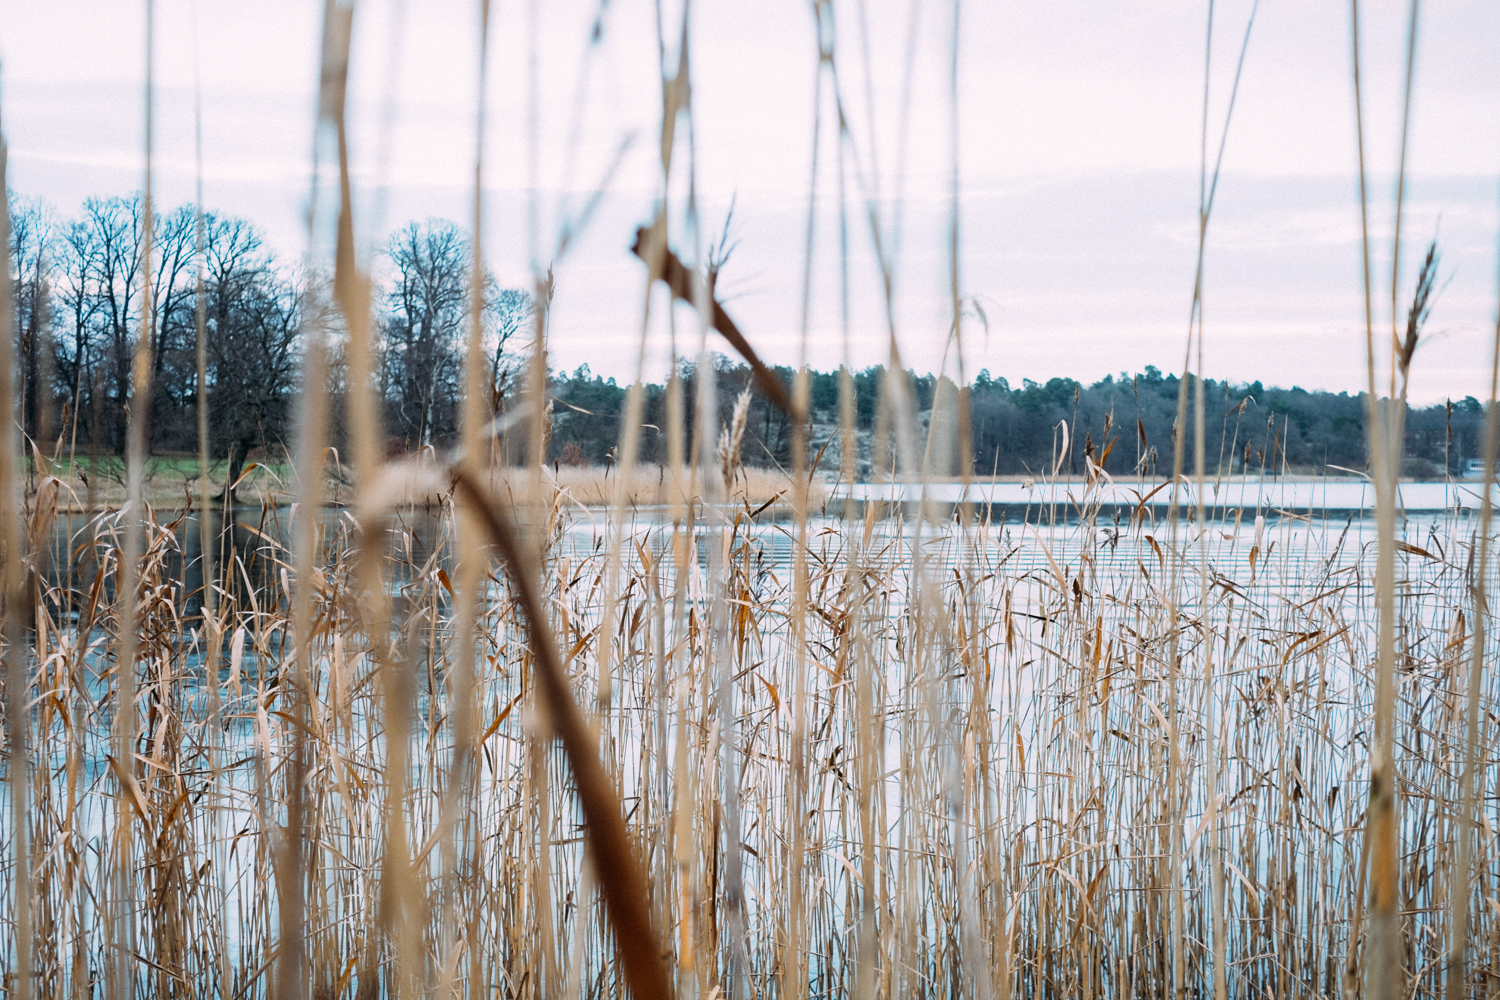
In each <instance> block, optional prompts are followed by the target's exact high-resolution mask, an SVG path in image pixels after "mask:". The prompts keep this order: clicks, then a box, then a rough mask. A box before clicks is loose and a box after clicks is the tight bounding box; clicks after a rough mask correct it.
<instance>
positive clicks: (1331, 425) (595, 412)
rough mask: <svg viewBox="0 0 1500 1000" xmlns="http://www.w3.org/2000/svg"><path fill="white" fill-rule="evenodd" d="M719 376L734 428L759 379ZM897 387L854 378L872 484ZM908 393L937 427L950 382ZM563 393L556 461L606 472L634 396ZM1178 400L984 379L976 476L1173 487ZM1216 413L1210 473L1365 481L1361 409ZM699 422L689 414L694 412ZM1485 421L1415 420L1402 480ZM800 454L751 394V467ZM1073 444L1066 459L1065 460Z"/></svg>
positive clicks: (1453, 457) (596, 379) (590, 386)
mask: <svg viewBox="0 0 1500 1000" xmlns="http://www.w3.org/2000/svg"><path fill="white" fill-rule="evenodd" d="M777 372H778V374H779V375H780V376H781V377H782V379H783V380H785V381H786V382H787V383H788V384H790V382H791V379H792V377H793V372H792V370H791V369H789V368H779V369H777ZM715 375H716V377H717V380H718V385H717V399H718V402H719V406H720V409H721V411H722V413H723V416H724V418H725V419H726V420H727V418H728V414H729V412H730V411H731V409H732V408H733V406H734V403H735V400H736V398H737V397H738V395H739V393H740V392H742V391H743V390H744V389H745V388H746V387H747V386H751V378H750V370H749V369H748V368H746V367H744V366H741V365H736V364H733V363H731V362H729V361H728V360H727V359H725V358H722V357H717V358H716V371H715ZM681 376H682V379H683V386H684V389H683V391H684V394H685V397H686V398H687V399H689V400H691V399H693V398H694V396H693V392H694V386H695V384H696V372H695V371H694V369H693V366H692V365H691V364H684V365H683V366H682V370H681ZM885 377H886V372H885V369H884V368H882V367H878V366H877V367H873V368H867V369H865V370H863V371H860V372H856V373H854V375H853V378H852V379H851V381H852V383H853V386H854V391H855V414H856V416H855V421H856V425H857V427H858V430H859V432H860V437H861V439H862V440H863V441H864V442H865V443H866V447H865V448H864V449H862V452H861V461H860V473H861V475H868V474H870V472H871V464H872V460H871V455H870V447H869V441H870V439H871V438H872V436H873V434H874V432H875V430H876V424H877V414H878V408H879V398H880V391H881V386H882V383H883V382H884V380H885ZM905 379H906V384H907V386H908V391H909V394H910V398H911V400H912V404H913V407H914V408H915V409H916V411H917V413H918V416H919V420H920V421H921V423H922V424H923V426H926V424H927V422H928V420H929V419H930V414H931V411H932V407H933V404H934V400H935V399H936V398H937V396H938V393H939V383H940V380H939V379H938V378H937V377H935V376H932V375H918V374H916V373H915V372H907V373H905ZM838 386H839V375H838V373H837V372H812V373H810V386H809V389H810V398H811V408H812V413H813V423H814V433H813V434H812V435H811V438H810V448H811V450H812V451H813V452H814V453H816V452H818V451H821V450H822V446H823V444H824V443H825V442H827V441H828V439H829V438H830V437H834V438H835V442H834V444H835V446H836V444H837V440H836V437H837V434H838V419H839V418H838V407H839V402H838V394H839V388H838ZM552 392H553V395H554V396H555V397H556V399H557V401H558V402H559V403H561V404H563V405H560V406H556V407H555V412H554V415H553V432H552V449H553V454H554V458H555V459H556V460H558V461H572V462H575V463H598V462H605V461H607V460H608V458H609V455H610V453H611V449H612V448H613V447H614V444H615V441H616V440H617V438H618V426H617V419H618V416H617V415H618V414H619V413H621V412H623V410H624V400H625V393H626V387H625V386H622V385H619V384H617V382H616V381H615V380H614V379H612V378H603V377H601V376H599V375H596V374H594V373H593V372H591V371H589V369H588V368H587V367H586V366H585V367H583V368H580V369H578V370H577V371H575V372H573V373H572V374H567V373H558V374H557V375H556V376H555V378H554V382H553V389H552ZM1178 392H1179V380H1178V377H1177V376H1176V375H1164V374H1162V373H1161V372H1160V371H1159V370H1158V369H1156V368H1155V367H1152V366H1149V365H1148V366H1147V367H1146V370H1145V372H1144V373H1142V374H1139V375H1135V376H1130V375H1125V374H1122V375H1120V376H1118V377H1116V376H1106V377H1105V378H1103V379H1102V380H1100V381H1098V382H1095V383H1094V384H1093V385H1084V384H1082V383H1080V382H1076V381H1073V380H1072V379H1066V378H1054V379H1051V380H1049V381H1048V382H1046V383H1045V384H1042V383H1038V382H1033V381H1031V380H1030V379H1026V380H1023V381H1022V383H1021V385H1020V386H1018V387H1012V386H1011V385H1010V383H1009V382H1008V381H1007V380H1006V379H1004V378H995V377H993V376H991V375H990V373H989V372H988V371H982V372H980V373H979V376H978V377H977V378H976V379H975V381H974V383H973V384H972V385H971V386H970V387H969V408H970V421H971V426H972V429H973V451H972V454H973V456H974V472H975V473H976V474H978V475H990V474H1001V475H1006V474H1011V475H1016V474H1019V475H1027V474H1038V473H1040V472H1041V471H1042V470H1043V469H1050V468H1052V467H1054V465H1055V463H1057V462H1058V460H1059V456H1061V471H1062V472H1063V473H1064V474H1066V473H1068V472H1070V471H1071V472H1072V473H1074V474H1082V473H1083V471H1084V457H1085V455H1088V456H1089V457H1090V458H1091V459H1092V460H1093V461H1094V462H1095V463H1096V464H1099V465H1102V466H1103V468H1104V469H1105V470H1106V471H1107V472H1109V473H1110V474H1111V475H1117V476H1118V475H1128V474H1131V473H1133V472H1134V471H1135V470H1136V469H1137V467H1139V468H1141V469H1143V470H1145V471H1147V472H1151V473H1167V472H1169V471H1170V469H1171V464H1172V451H1173V439H1172V435H1173V433H1174V424H1175V423H1176V417H1177V403H1178ZM645 393H646V416H645V424H646V427H645V428H644V430H645V433H644V434H643V438H642V440H643V454H644V455H645V457H646V458H647V460H657V459H660V458H661V456H662V453H663V450H664V448H665V444H664V442H662V441H661V440H660V435H659V432H657V428H658V427H661V426H664V425H665V424H664V417H665V412H666V395H665V389H664V388H663V387H662V386H661V385H656V384H651V385H647V386H645ZM1204 402H1205V407H1204V409H1205V430H1206V435H1205V436H1206V441H1207V444H1206V448H1205V457H1206V459H1207V463H1206V464H1207V469H1208V471H1209V472H1214V471H1216V470H1222V471H1224V472H1241V471H1244V470H1246V469H1249V470H1250V471H1252V472H1258V471H1260V470H1261V469H1265V470H1267V471H1272V472H1283V471H1284V472H1297V473H1313V472H1318V473H1321V472H1324V471H1325V470H1326V471H1328V472H1330V473H1332V474H1334V475H1341V474H1345V473H1344V472H1343V470H1354V471H1363V470H1364V468H1365V465H1366V458H1365V432H1364V419H1365V402H1364V397H1363V396H1362V395H1350V394H1348V393H1331V392H1309V391H1307V390H1304V389H1298V388H1291V389H1277V388H1267V387H1265V386H1263V385H1261V383H1259V382H1251V383H1228V382H1216V381H1212V380H1208V381H1206V382H1205V393H1204ZM687 409H688V410H689V411H691V406H689V407H687ZM1190 412H1191V411H1190ZM1483 412H1484V411H1483V406H1482V405H1481V404H1480V403H1479V401H1478V400H1476V399H1474V398H1473V397H1472V396H1469V397H1465V398H1464V399H1462V400H1458V401H1454V402H1450V403H1448V404H1445V405H1438V406H1430V407H1425V408H1413V409H1411V410H1410V411H1409V412H1408V414H1407V418H1406V464H1405V468H1404V469H1403V472H1404V474H1406V475H1408V476H1417V477H1428V476H1442V475H1443V472H1444V469H1447V470H1448V471H1450V472H1452V473H1455V474H1456V473H1458V472H1459V471H1460V470H1461V469H1462V467H1463V463H1464V462H1465V461H1466V460H1468V459H1471V458H1474V457H1476V456H1477V455H1478V453H1479V443H1480V433H1481V425H1482V423H1483ZM689 419H690V420H691V413H689ZM1064 426H1065V427H1066V428H1067V434H1066V436H1065V435H1064V433H1063V430H1062V428H1063V427H1064ZM791 440H792V436H791V428H790V426H789V425H788V423H787V421H786V419H785V418H784V417H782V416H781V414H780V413H779V412H778V411H776V410H775V409H774V408H773V407H771V406H770V405H768V404H767V403H765V402H764V401H763V400H762V399H761V398H759V394H758V393H757V392H756V391H755V390H754V389H753V387H752V388H751V404H750V410H749V420H748V430H747V433H746V435H745V441H746V445H745V461H746V463H747V464H751V465H763V466H765V465H773V464H782V465H784V464H787V463H788V462H789V459H790V448H791ZM1065 440H1066V441H1067V445H1068V447H1067V450H1066V451H1063V446H1064V441H1065ZM831 450H832V449H830V451H831ZM810 457H812V456H810ZM824 458H825V461H824V463H823V464H824V465H825V466H831V468H835V469H836V468H837V465H838V461H837V459H836V458H834V459H833V460H832V461H831V463H830V461H829V460H828V453H826V452H825V454H824ZM1184 463H1185V469H1186V471H1189V472H1191V471H1194V470H1193V462H1192V448H1191V447H1189V448H1187V449H1186V455H1185V459H1184Z"/></svg>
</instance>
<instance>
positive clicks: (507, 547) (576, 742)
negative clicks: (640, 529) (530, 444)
mask: <svg viewBox="0 0 1500 1000" xmlns="http://www.w3.org/2000/svg"><path fill="white" fill-rule="evenodd" d="M455 482H456V483H457V485H458V486H459V488H460V489H461V490H462V492H463V494H464V499H465V500H466V501H467V502H468V503H469V504H470V505H471V506H472V508H473V509H474V510H475V512H476V513H477V514H478V515H479V516H480V518H481V519H482V520H483V522H484V525H485V528H486V529H487V531H488V532H489V535H490V539H491V541H492V542H493V543H494V545H495V548H496V550H497V551H498V552H499V554H500V556H501V557H502V558H503V559H504V560H505V562H506V565H507V567H508V569H509V571H510V576H511V580H512V581H513V583H514V584H515V587H516V592H517V593H516V596H517V600H518V602H519V603H520V605H521V608H522V611H523V613H524V614H525V616H526V621H527V629H528V633H529V635H530V639H531V643H532V651H533V653H534V654H535V656H536V666H537V668H538V670H537V678H538V681H539V683H540V685H541V687H542V689H543V691H545V697H546V706H547V712H548V717H549V719H548V721H549V722H550V724H551V729H552V731H553V732H555V733H556V734H557V737H558V739H559V740H560V741H561V743H562V745H563V749H564V750H565V751H566V752H567V754H568V761H569V763H570V765H571V767H572V771H573V778H574V781H575V782H576V784H577V791H578V797H579V800H580V802H581V804H582V806H583V810H584V815H585V817H586V824H587V825H586V827H585V829H586V832H587V835H588V838H589V842H590V845H591V846H592V848H593V851H594V856H595V858H596V869H597V871H598V872H599V874H600V878H599V887H600V892H601V894H602V895H603V897H604V901H605V905H606V906H607V907H608V910H609V913H610V916H611V921H612V923H613V924H614V929H615V936H616V940H617V942H618V944H619V948H620V957H621V960H622V962H623V965H624V971H625V976H626V978H627V981H628V982H629V984H630V987H631V993H632V994H633V995H634V996H636V997H641V998H646V997H663V998H669V997H671V996H672V984H671V980H670V978H669V977H668V976H667V971H666V969H665V968H664V967H663V965H662V961H661V950H660V945H659V944H658V940H657V937H656V934H655V932H654V931H653V930H652V927H651V916H650V911H649V910H648V909H647V906H646V884H645V879H644V878H643V877H642V875H641V872H640V869H639V867H638V865H637V864H636V861H635V858H634V857H633V855H632V853H631V848H630V841H629V837H628V834H627V833H626V829H625V823H624V817H623V815H622V813H621V811H620V800H619V797H618V795H617V794H616V792H615V790H614V788H613V786H612V785H611V783H610V781H609V777H608V775H607V774H606V773H605V771H604V768H603V766H602V765H601V764H600V762H599V751H598V746H597V743H596V741H595V739H594V736H593V732H592V730H591V727H590V726H589V725H588V723H587V722H586V721H585V719H584V717H583V714H582V713H581V712H580V711H579V709H578V706H577V704H576V703H575V702H574V700H573V695H572V691H571V690H570V689H569V686H568V682H567V677H566V674H565V673H564V670H563V665H562V659H561V657H560V656H559V654H558V650H557V644H556V640H555V638H554V637H553V634H552V631H551V629H550V628H549V627H548V625H547V621H548V618H547V614H546V611H545V609H544V608H543V607H542V603H541V599H540V597H539V596H538V594H537V591H536V585H535V580H536V569H535V565H534V564H533V563H531V562H530V561H529V560H528V558H527V555H526V553H525V550H524V549H523V548H522V543H521V542H519V541H518V539H517V537H516V534H515V532H514V531H513V530H512V528H511V527H510V524H509V522H508V518H507V515H506V514H504V513H502V512H501V511H499V510H498V509H496V507H495V504H494V501H493V500H491V499H489V498H487V497H485V495H484V493H483V492H482V489H481V487H480V486H479V485H478V484H477V483H475V482H474V480H473V479H472V477H470V476H469V475H468V474H467V473H466V472H464V471H463V470H461V469H458V470H455Z"/></svg>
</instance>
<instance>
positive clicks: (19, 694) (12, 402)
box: [0, 133, 33, 997]
mask: <svg viewBox="0 0 1500 1000" xmlns="http://www.w3.org/2000/svg"><path fill="white" fill-rule="evenodd" d="M9 156H10V150H9V144H8V143H6V142H5V139H4V135H3V133H0V188H3V190H0V264H3V268H0V275H3V279H0V286H3V287H0V420H3V421H4V428H3V430H0V553H3V555H0V558H3V559H4V571H3V586H4V600H5V610H4V620H3V629H4V640H5V668H6V669H5V730H6V753H7V764H6V777H7V779H8V784H9V786H10V787H9V792H10V830H11V866H12V873H11V912H12V914H14V919H15V931H14V933H15V942H16V948H15V961H16V965H15V968H14V969H13V970H12V973H11V976H9V977H7V978H8V979H9V980H10V982H9V983H7V989H8V990H10V991H13V993H14V994H15V995H16V996H20V997H30V996H32V962H33V959H32V948H31V910H32V883H31V880H32V863H31V862H32V859H31V844H30V837H29V832H30V831H29V829H28V828H29V826H30V822H31V817H30V809H29V804H30V794H29V793H30V791H31V788H30V782H31V780H32V778H31V773H30V771H31V766H32V760H31V747H30V740H29V735H30V728H31V727H30V723H29V721H28V718H27V716H28V714H29V713H28V712H27V708H26V702H27V698H28V692H29V690H30V684H29V683H28V678H27V674H28V670H27V659H28V657H27V644H26V617H25V612H24V610H23V609H24V607H25V604H26V596H27V595H26V557H25V550H24V549H23V547H22V536H21V533H20V532H19V531H18V530H17V527H18V525H19V523H20V521H21V517H22V511H21V505H20V502H19V501H20V494H21V491H22V486H23V484H22V482H21V470H20V469H19V468H18V463H17V457H18V453H19V449H18V447H17V445H18V442H17V440H16V433H15V427H16V414H17V413H18V408H17V406H16V399H15V392H14V386H15V379H16V361H15V354H16V349H15V305H14V302H13V296H12V288H11V282H10V242H11V230H10V193H9V191H10V189H9V187H8V186H6V185H5V183H4V182H5V179H6V178H7V177H8V176H9V174H8V173H7V169H6V168H7V165H8V160H9Z"/></svg>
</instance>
